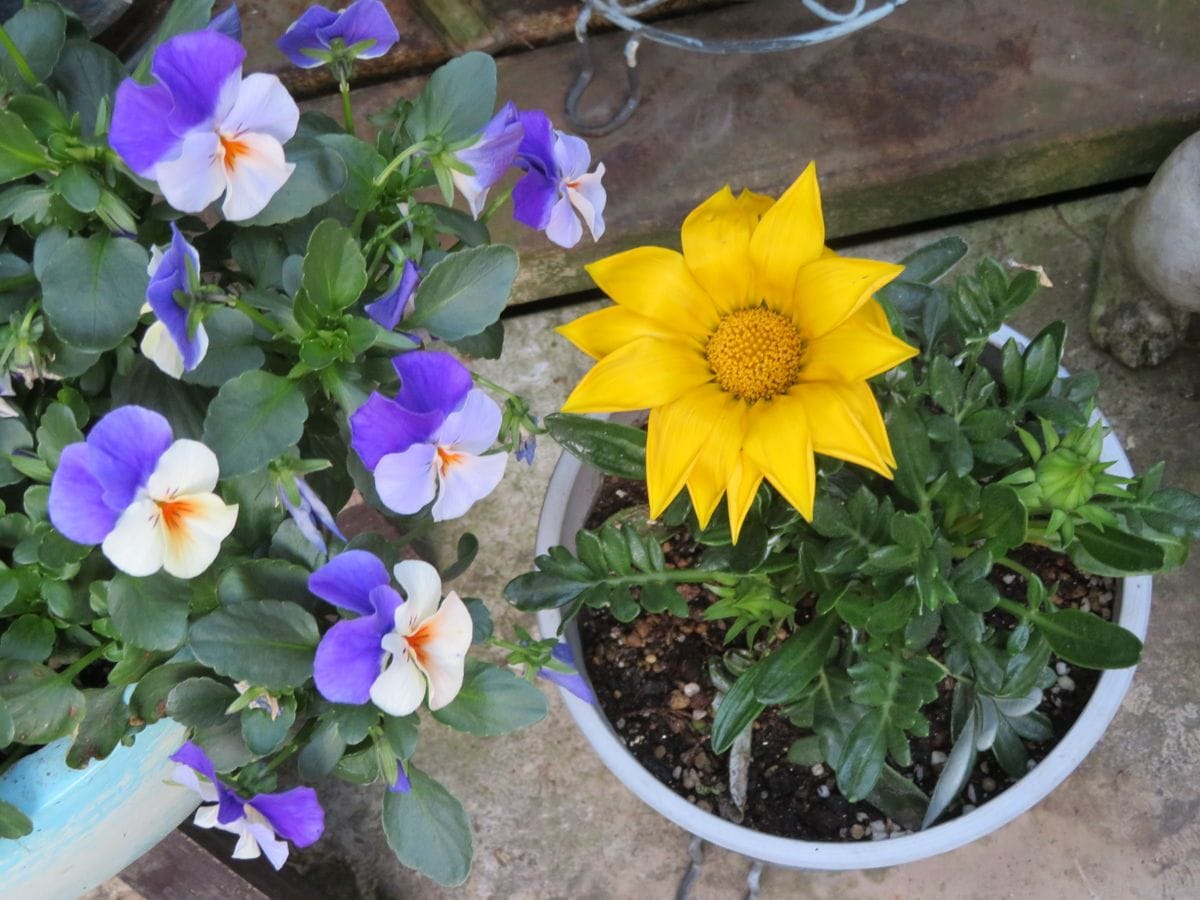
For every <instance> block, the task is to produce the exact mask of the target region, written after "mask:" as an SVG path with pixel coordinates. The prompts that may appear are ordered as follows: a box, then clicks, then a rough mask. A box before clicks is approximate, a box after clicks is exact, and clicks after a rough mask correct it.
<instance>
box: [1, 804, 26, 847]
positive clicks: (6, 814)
mask: <svg viewBox="0 0 1200 900" xmlns="http://www.w3.org/2000/svg"><path fill="white" fill-rule="evenodd" d="M32 831H33V822H32V821H30V818H29V816H27V815H25V813H23V812H21V811H20V810H19V809H17V808H16V807H15V806H13V805H12V804H11V803H9V802H7V801H5V800H0V838H6V839H8V840H15V839H16V838H23V837H25V835H27V834H30V833H31V832H32Z"/></svg>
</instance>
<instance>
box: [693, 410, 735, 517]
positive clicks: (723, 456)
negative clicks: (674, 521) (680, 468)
mask: <svg viewBox="0 0 1200 900" xmlns="http://www.w3.org/2000/svg"><path fill="white" fill-rule="evenodd" d="M721 397H722V402H723V409H722V413H721V421H720V424H719V425H718V427H716V428H714V429H713V431H712V433H711V434H710V435H709V438H708V441H707V442H706V443H705V445H704V448H703V452H701V453H700V455H699V456H698V457H697V458H696V462H695V465H693V466H692V470H691V472H689V473H688V478H687V487H688V493H689V494H691V497H692V506H693V507H694V508H695V510H696V518H697V519H699V520H700V527H701V528H707V527H708V522H709V520H710V519H711V518H712V514H713V513H714V512H716V509H717V505H718V504H719V503H720V502H721V497H722V496H724V494H725V489H726V487H728V485H729V479H730V477H731V476H732V474H733V470H734V467H735V466H736V465H737V461H738V457H739V455H740V453H741V449H742V436H743V435H744V434H745V431H746V409H747V407H746V404H745V403H743V402H742V401H740V400H738V399H736V398H734V397H732V396H730V395H729V394H726V393H725V392H723V391H722V392H721Z"/></svg>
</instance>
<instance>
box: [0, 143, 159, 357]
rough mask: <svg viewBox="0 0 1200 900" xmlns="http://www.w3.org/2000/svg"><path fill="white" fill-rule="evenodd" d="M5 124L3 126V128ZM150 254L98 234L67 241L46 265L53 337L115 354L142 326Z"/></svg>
mask: <svg viewBox="0 0 1200 900" xmlns="http://www.w3.org/2000/svg"><path fill="white" fill-rule="evenodd" d="M2 127H3V126H2V125H0V128H2ZM148 262H149V256H148V255H147V253H146V250H145V249H144V248H143V247H142V246H141V245H139V244H137V243H136V242H134V241H131V240H128V239H126V238H118V237H113V236H112V235H109V234H98V235H95V236H93V237H89V238H82V237H75V238H71V239H70V240H67V241H65V242H64V243H63V244H62V246H61V247H59V248H58V249H57V250H56V251H55V252H54V255H53V256H51V257H50V258H49V259H48V260H47V261H46V270H45V272H44V273H43V275H42V296H43V305H44V308H45V311H46V318H47V319H48V320H49V322H50V326H51V327H52V328H53V329H54V333H55V334H56V335H58V337H59V338H60V339H61V340H62V341H63V342H64V343H66V344H69V345H71V346H72V347H74V348H76V349H78V350H90V351H99V350H110V349H112V348H113V347H115V346H117V344H119V343H121V341H122V340H124V339H125V337H126V335H128V334H130V333H131V332H132V331H133V329H134V328H135V327H136V326H137V322H138V316H139V315H140V311H141V308H142V303H143V302H144V301H145V299H146V285H147V283H148V282H149V276H147V274H146V265H147V263H148Z"/></svg>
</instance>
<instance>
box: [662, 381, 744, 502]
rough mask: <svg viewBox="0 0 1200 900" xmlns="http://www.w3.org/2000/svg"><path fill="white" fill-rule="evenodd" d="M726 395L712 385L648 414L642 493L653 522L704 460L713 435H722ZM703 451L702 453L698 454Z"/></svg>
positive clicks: (690, 392)
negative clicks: (644, 474)
mask: <svg viewBox="0 0 1200 900" xmlns="http://www.w3.org/2000/svg"><path fill="white" fill-rule="evenodd" d="M725 398H726V395H725V393H724V392H723V391H722V390H721V389H720V388H719V387H717V386H716V385H715V384H708V385H704V386H702V387H699V388H696V389H695V390H692V391H689V392H688V393H686V394H684V395H683V396H682V397H680V398H679V399H678V400H676V401H675V402H674V403H669V404H667V405H666V406H662V407H659V408H658V409H654V410H651V411H650V422H649V424H648V425H647V433H646V490H647V493H648V494H649V500H650V515H651V517H654V518H657V517H658V516H660V515H662V513H663V511H664V510H665V509H666V508H667V507H668V506H669V505H670V504H671V501H672V500H674V499H675V495H676V494H678V493H679V492H680V491H681V490H682V489H683V485H684V482H685V481H686V480H687V479H688V478H689V477H690V473H691V472H692V471H693V464H694V463H695V462H696V461H697V457H698V456H701V455H703V456H707V455H708V452H709V444H710V441H711V440H712V437H713V435H714V434H723V433H724V432H726V431H727V430H728V429H727V427H725V417H726V414H727V409H726V406H727V404H726V399H725ZM701 451H703V453H702V452H701Z"/></svg>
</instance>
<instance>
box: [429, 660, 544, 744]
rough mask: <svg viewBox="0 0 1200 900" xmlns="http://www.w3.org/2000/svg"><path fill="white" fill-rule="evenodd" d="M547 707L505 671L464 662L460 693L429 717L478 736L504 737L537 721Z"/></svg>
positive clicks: (528, 686)
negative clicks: (464, 667) (500, 735)
mask: <svg viewBox="0 0 1200 900" xmlns="http://www.w3.org/2000/svg"><path fill="white" fill-rule="evenodd" d="M547 709H548V706H547V704H546V698H545V697H544V696H543V695H542V692H541V691H539V690H538V689H537V688H535V687H534V686H533V685H532V684H530V683H529V682H528V681H526V680H525V679H524V678H518V677H517V676H516V675H514V674H513V673H512V672H510V671H508V669H501V668H499V667H498V666H493V665H489V664H488V663H482V662H479V661H478V660H468V661H467V667H466V674H465V676H464V679H463V686H462V690H460V691H459V692H458V694H457V695H456V696H455V698H454V699H453V700H452V701H451V702H450V703H449V704H448V705H447V706H443V707H442V708H441V709H439V710H436V711H434V713H433V717H434V718H435V719H437V720H438V721H439V722H441V723H442V724H443V725H449V726H450V727H451V728H454V729H457V730H458V731H466V732H468V733H469V734H474V735H479V736H494V735H499V734H508V733H509V732H511V731H517V730H519V729H521V728H525V727H527V726H529V725H532V724H534V723H535V722H540V721H541V720H542V719H543V718H545V716H546V711H547Z"/></svg>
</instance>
